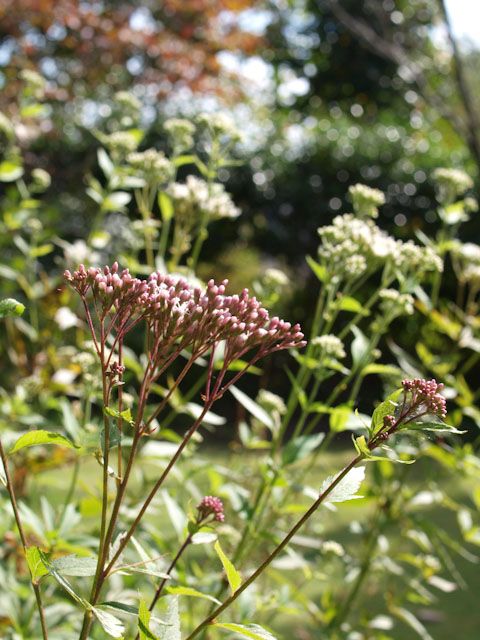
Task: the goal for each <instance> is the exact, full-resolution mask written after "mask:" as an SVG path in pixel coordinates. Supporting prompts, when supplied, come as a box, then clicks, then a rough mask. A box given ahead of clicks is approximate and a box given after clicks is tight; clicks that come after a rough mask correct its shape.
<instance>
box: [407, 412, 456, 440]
mask: <svg viewBox="0 0 480 640" xmlns="http://www.w3.org/2000/svg"><path fill="white" fill-rule="evenodd" d="M399 431H416V432H419V431H433V432H436V433H452V434H457V435H462V434H464V433H467V432H466V431H460V430H459V429H457V428H456V427H454V426H452V425H450V424H447V423H446V422H443V421H442V420H440V419H439V418H438V419H435V416H425V419H423V420H415V421H413V422H409V423H407V424H406V425H405V426H400V428H399Z"/></svg>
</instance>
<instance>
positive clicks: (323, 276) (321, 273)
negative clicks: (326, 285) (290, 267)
mask: <svg viewBox="0 0 480 640" xmlns="http://www.w3.org/2000/svg"><path fill="white" fill-rule="evenodd" d="M305 260H306V261H307V264H308V266H309V267H310V269H311V270H312V271H313V273H314V274H315V275H316V276H317V278H318V279H319V280H320V282H327V280H328V270H327V268H326V267H324V266H323V265H321V264H318V262H316V261H315V260H314V259H313V258H311V257H310V256H305Z"/></svg>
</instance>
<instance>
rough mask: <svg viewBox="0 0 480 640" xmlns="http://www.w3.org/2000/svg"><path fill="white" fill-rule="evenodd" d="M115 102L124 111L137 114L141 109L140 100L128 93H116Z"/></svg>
mask: <svg viewBox="0 0 480 640" xmlns="http://www.w3.org/2000/svg"><path fill="white" fill-rule="evenodd" d="M114 99H115V102H116V103H117V104H118V105H119V106H120V107H123V108H124V109H126V110H128V111H130V112H132V113H134V114H137V113H139V112H140V109H141V108H142V104H141V102H140V100H139V99H138V98H137V97H136V96H134V95H133V93H131V92H130V91H117V93H116V94H115V96H114Z"/></svg>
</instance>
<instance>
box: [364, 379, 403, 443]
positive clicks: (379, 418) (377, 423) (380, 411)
mask: <svg viewBox="0 0 480 640" xmlns="http://www.w3.org/2000/svg"><path fill="white" fill-rule="evenodd" d="M402 394H403V389H396V390H395V391H394V392H393V393H391V394H390V395H389V396H388V397H387V398H386V399H385V400H384V401H383V402H381V403H380V404H379V405H378V407H377V408H376V409H375V411H374V412H373V415H372V422H371V424H370V432H371V433H372V434H373V435H375V434H376V433H377V432H378V431H379V430H380V429H381V428H382V427H383V420H384V418H385V416H389V415H394V414H395V409H396V408H397V406H398V400H399V398H400V397H401V396H402Z"/></svg>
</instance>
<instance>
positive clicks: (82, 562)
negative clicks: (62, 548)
mask: <svg viewBox="0 0 480 640" xmlns="http://www.w3.org/2000/svg"><path fill="white" fill-rule="evenodd" d="M51 562H52V566H53V567H55V569H56V570H57V571H58V573H60V574H61V575H63V576H94V575H95V571H96V568H97V559H96V558H94V557H92V556H89V557H85V558H82V557H81V556H77V555H76V554H71V555H68V556H62V557H61V558H56V559H55V560H52V561H51Z"/></svg>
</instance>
